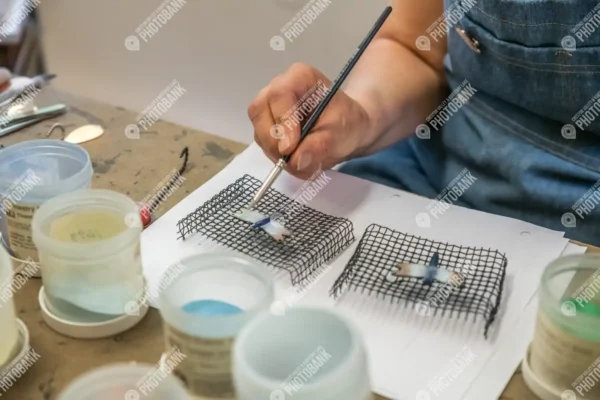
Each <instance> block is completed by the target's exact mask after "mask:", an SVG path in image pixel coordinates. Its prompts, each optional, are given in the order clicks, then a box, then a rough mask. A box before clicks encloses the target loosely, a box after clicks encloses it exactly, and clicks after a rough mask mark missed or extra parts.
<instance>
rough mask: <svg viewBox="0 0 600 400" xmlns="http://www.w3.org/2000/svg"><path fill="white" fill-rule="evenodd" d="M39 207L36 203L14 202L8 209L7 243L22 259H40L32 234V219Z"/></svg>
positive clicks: (36, 260)
mask: <svg viewBox="0 0 600 400" xmlns="http://www.w3.org/2000/svg"><path fill="white" fill-rule="evenodd" d="M38 208H39V206H38V205H36V204H12V207H10V209H7V210H6V230H7V233H8V238H7V244H8V247H9V248H10V249H11V250H12V251H13V253H14V254H15V256H16V257H17V258H20V259H21V260H27V259H31V260H33V261H35V262H38V261H39V259H38V252H37V249H36V247H35V245H34V244H33V239H32V234H31V220H32V219H33V214H34V213H35V212H36V210H37V209H38Z"/></svg>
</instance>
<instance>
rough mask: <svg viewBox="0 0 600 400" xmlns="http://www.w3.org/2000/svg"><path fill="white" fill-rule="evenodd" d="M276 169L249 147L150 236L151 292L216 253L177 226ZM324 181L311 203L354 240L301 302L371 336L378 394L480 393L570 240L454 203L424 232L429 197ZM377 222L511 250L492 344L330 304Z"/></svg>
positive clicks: (367, 303) (436, 323)
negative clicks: (172, 271)
mask: <svg viewBox="0 0 600 400" xmlns="http://www.w3.org/2000/svg"><path fill="white" fill-rule="evenodd" d="M271 168H272V163H271V162H270V161H269V160H268V159H267V158H266V157H265V156H264V155H263V154H262V152H261V150H260V149H259V148H258V147H257V146H256V145H252V146H250V147H249V148H248V149H247V150H246V151H245V152H244V153H242V154H241V155H239V156H238V157H236V158H235V159H234V160H233V161H232V162H231V163H230V164H229V165H228V166H227V167H226V168H225V169H224V170H223V171H221V172H220V173H219V174H217V175H216V176H215V177H213V178H212V179H211V180H210V181H208V182H207V183H206V184H205V185H203V186H202V187H200V188H198V189H197V190H195V191H194V192H193V193H192V194H190V195H189V196H188V197H187V198H185V199H184V200H183V201H181V202H180V203H179V204H178V205H177V206H175V207H174V208H172V209H171V210H170V211H169V212H167V213H166V214H165V215H164V216H163V217H162V218H160V219H159V220H157V221H156V222H154V224H153V225H152V226H151V227H150V228H148V229H147V230H146V231H145V232H144V233H143V235H142V259H143V265H144V273H145V275H146V279H147V280H148V284H149V285H150V287H151V289H150V290H151V291H152V290H153V288H156V287H157V285H158V281H159V279H160V277H161V274H162V273H163V272H164V271H165V270H166V269H167V268H168V266H169V265H171V264H173V263H175V262H177V261H178V260H179V259H181V258H183V257H185V256H187V255H190V254H193V253H197V252H203V251H212V250H214V249H215V248H219V246H215V245H214V244H212V243H211V242H208V241H207V240H205V238H203V237H201V236H200V235H196V236H194V237H191V238H189V239H188V240H186V241H181V240H177V226H176V224H177V221H179V220H180V219H182V218H184V217H185V216H186V215H187V214H189V213H190V212H192V211H194V210H195V209H196V208H198V207H200V206H201V205H202V204H203V203H204V202H206V201H207V200H209V199H210V198H211V197H212V196H213V195H215V194H216V193H218V192H219V191H220V190H222V189H224V188H225V187H226V186H228V185H229V184H231V183H233V182H234V181H235V180H236V179H238V178H240V177H241V176H243V175H245V174H251V175H252V176H254V177H256V178H258V179H261V180H262V179H263V178H264V176H265V175H266V174H267V173H268V172H269V171H270V169H271ZM326 175H327V176H329V177H331V182H330V183H329V184H328V185H327V186H326V187H325V188H324V189H323V190H322V191H321V192H320V193H319V194H318V195H317V196H316V197H315V198H313V199H312V200H311V201H310V203H309V204H308V205H309V206H310V207H311V208H314V209H317V210H319V211H322V212H324V213H327V214H330V215H335V216H339V217H345V218H348V219H349V220H351V221H352V223H353V224H354V234H355V237H356V239H357V240H356V241H355V242H354V244H353V245H351V246H350V247H349V248H348V249H346V251H344V252H343V253H342V254H341V255H340V256H339V257H338V258H337V259H336V260H335V261H334V262H332V263H331V265H330V266H328V267H327V269H326V272H325V273H323V274H322V275H320V276H319V279H318V280H317V281H316V282H315V284H314V286H312V287H311V288H310V290H308V291H307V292H306V293H304V294H303V297H302V299H301V300H300V303H301V304H311V305H319V306H326V307H335V308H336V309H338V310H339V311H340V312H342V313H344V314H347V315H348V316H350V318H351V319H353V320H354V321H355V322H356V323H357V325H358V326H359V327H360V328H361V329H362V331H363V333H364V337H365V341H366V344H367V348H368V352H369V357H370V364H371V372H372V381H373V385H374V390H375V391H377V392H378V393H380V394H383V395H386V396H388V397H390V398H393V399H395V400H405V399H406V400H408V399H410V400H413V399H417V396H418V395H419V396H421V397H420V398H418V400H428V399H436V398H439V399H444V400H453V399H457V400H458V399H463V398H465V396H466V395H467V392H468V391H469V390H471V391H472V390H473V388H477V380H478V379H477V378H478V376H479V375H480V374H483V373H484V372H485V371H487V368H488V366H489V361H490V360H491V359H492V357H493V356H494V355H495V354H496V351H497V350H498V349H499V348H501V346H503V343H506V341H510V340H511V338H514V337H515V336H518V335H520V334H521V333H520V332H519V330H521V329H523V330H525V328H527V326H525V325H527V324H526V323H521V321H522V317H523V315H524V314H523V312H524V310H525V309H526V307H527V306H528V304H530V302H531V300H532V298H533V296H534V293H535V291H536V289H537V285H538V282H539V280H540V277H541V274H542V271H543V269H544V267H545V266H546V265H547V264H548V263H549V262H550V261H551V260H553V259H554V258H556V257H558V256H560V254H561V253H562V251H563V250H564V249H565V246H566V244H567V242H568V241H567V239H564V238H563V233H561V232H556V231H551V230H548V229H545V228H541V227H538V226H535V225H532V224H528V223H525V222H522V221H518V220H515V219H511V218H505V217H500V216H496V215H491V214H486V213H482V212H478V211H473V210H468V209H465V208H461V207H456V206H452V207H450V208H449V209H448V210H447V211H446V212H445V213H444V214H443V215H442V216H441V217H440V218H439V219H433V220H432V222H431V226H430V227H428V228H424V227H419V226H418V225H417V223H416V219H415V216H416V215H417V214H419V213H422V212H424V211H426V206H427V205H428V204H429V203H430V200H428V199H424V198H422V197H419V196H416V195H413V194H410V193H406V192H402V191H398V190H394V189H391V188H388V187H385V186H382V185H378V184H374V183H372V182H368V181H364V180H361V179H357V178H355V177H351V176H347V175H344V174H340V173H338V172H335V171H330V172H326ZM302 183H303V182H302V181H300V180H298V179H295V178H293V177H291V176H289V175H287V174H285V173H284V174H282V176H281V177H280V178H279V179H278V181H277V182H276V183H275V185H274V188H275V189H277V190H279V191H281V192H283V193H286V194H288V195H291V194H293V193H294V192H295V191H296V190H297V189H298V188H299V187H300V185H301V184H302ZM371 223H378V224H380V225H383V226H386V227H389V228H392V229H396V230H399V231H402V232H405V233H407V234H414V235H418V236H423V237H426V238H428V239H431V240H437V241H444V242H449V243H452V244H457V245H467V246H471V247H484V248H491V249H498V250H499V251H500V252H502V253H504V254H505V255H506V257H507V259H508V267H507V277H506V286H505V288H504V294H503V299H502V305H501V309H500V312H499V315H498V318H497V320H496V322H495V323H494V326H493V330H494V332H493V333H491V334H490V338H489V339H488V340H484V338H483V325H482V324H481V323H472V322H471V321H469V322H465V321H463V320H461V321H458V320H447V321H442V322H441V323H440V320H439V319H438V318H437V317H435V318H434V317H426V316H420V315H418V314H417V313H416V312H415V311H414V310H412V309H409V308H404V307H397V306H396V307H393V306H391V305H389V304H388V303H386V302H382V301H381V299H379V300H377V299H375V298H369V297H366V296H359V295H357V294H355V293H353V292H350V293H347V294H345V295H343V296H341V297H340V298H339V299H338V300H336V301H334V300H333V299H331V298H330V297H329V295H328V292H329V289H330V288H331V285H332V284H333V281H334V280H335V279H336V277H337V276H339V274H340V273H341V272H342V270H343V268H344V266H345V265H346V263H347V262H348V260H349V259H350V257H351V256H352V254H353V252H354V250H355V248H356V245H357V243H358V240H359V239H360V237H361V236H362V234H363V232H364V230H365V228H366V227H367V226H368V225H370V224H371ZM274 276H275V279H276V286H277V296H278V298H281V297H285V296H286V294H287V293H290V290H293V289H292V288H291V285H290V282H289V277H287V276H286V275H285V274H282V273H278V274H274ZM465 346H467V347H465ZM465 354H467V355H468V359H469V362H468V363H467V365H463V367H464V368H462V369H460V371H459V372H460V373H457V370H456V368H454V369H452V365H453V363H455V362H457V361H459V360H462V358H464V357H463V356H464V355H465ZM522 354H523V352H521V355H519V357H521V356H522ZM501 356H502V355H501ZM463 361H464V360H463ZM463 364H464V362H463ZM500 365H502V366H498V367H495V368H494V377H493V378H491V379H494V382H496V383H498V382H502V381H503V382H504V383H506V381H507V380H508V379H509V378H510V376H511V375H512V373H513V371H514V369H515V367H516V364H515V363H514V361H513V362H512V363H506V365H503V364H500ZM449 371H450V372H449ZM435 377H439V378H440V379H442V383H441V384H440V381H439V380H437V382H438V385H437V386H436V387H437V389H435V390H434V389H432V387H433V386H431V380H432V379H433V378H435ZM492 386H493V385H492ZM495 386H498V388H496V389H494V390H488V391H487V392H486V396H485V397H480V399H493V398H497V397H498V396H499V395H500V393H501V391H502V388H503V387H504V385H503V384H502V385H501V386H500V385H498V384H497V385H495ZM440 388H441V389H440ZM469 393H471V392H470V391H469ZM424 396H429V397H424ZM473 399H475V398H473Z"/></svg>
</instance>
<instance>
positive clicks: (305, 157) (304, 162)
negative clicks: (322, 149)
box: [298, 153, 312, 171]
mask: <svg viewBox="0 0 600 400" xmlns="http://www.w3.org/2000/svg"><path fill="white" fill-rule="evenodd" d="M311 162H312V156H311V155H310V153H302V154H300V158H299V159H298V171H302V170H303V169H306V168H308V166H309V165H310V163H311Z"/></svg>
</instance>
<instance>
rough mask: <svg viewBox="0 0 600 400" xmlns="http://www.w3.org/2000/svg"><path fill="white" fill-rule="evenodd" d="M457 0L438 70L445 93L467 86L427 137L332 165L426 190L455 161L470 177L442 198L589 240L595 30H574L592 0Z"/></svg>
mask: <svg viewBox="0 0 600 400" xmlns="http://www.w3.org/2000/svg"><path fill="white" fill-rule="evenodd" d="M455 3H456V2H455V1H452V0H446V4H445V6H446V9H447V10H448V9H450V8H451V7H456V4H455ZM464 3H466V4H465V5H464V7H463V10H466V9H468V12H467V13H466V14H465V15H464V16H462V17H461V18H460V19H459V20H458V22H457V23H456V25H454V26H451V27H450V29H449V32H448V34H447V35H448V37H447V40H448V46H449V49H448V55H447V57H446V62H445V66H446V73H447V79H448V84H449V87H450V91H452V90H454V89H455V88H458V87H459V86H460V85H461V84H463V82H468V84H470V85H471V87H473V88H474V89H475V90H476V92H475V94H474V95H473V96H472V97H471V98H470V99H468V101H466V102H465V104H464V105H463V106H462V108H460V109H459V110H458V111H457V112H456V113H453V115H451V117H450V118H449V119H448V121H447V122H445V124H444V125H443V126H442V127H441V128H440V129H439V131H436V130H435V129H434V128H433V127H432V126H431V124H430V125H429V127H430V132H431V134H430V136H431V137H430V139H420V138H419V137H417V136H413V137H411V138H410V139H407V140H404V141H401V142H399V143H397V144H396V145H394V146H392V147H390V148H388V149H386V150H384V151H381V152H379V153H377V154H374V155H372V156H369V157H364V158H360V159H356V160H353V161H350V162H348V163H346V164H345V165H343V166H342V167H341V171H343V172H346V173H349V174H352V175H356V176H359V177H362V178H365V179H369V180H372V181H376V182H379V183H382V184H385V185H388V186H392V187H397V188H400V189H403V190H407V191H410V192H413V193H416V194H420V195H423V196H427V197H430V198H435V197H436V196H438V194H439V193H440V192H442V191H443V190H444V189H445V188H446V187H447V186H448V184H449V183H450V182H451V181H452V180H453V179H455V178H456V177H457V176H459V175H460V174H461V171H463V170H464V169H465V168H467V169H468V171H469V172H470V173H471V174H472V176H474V177H475V178H476V181H475V183H473V185H472V186H471V187H469V188H468V189H467V190H465V191H464V193H462V195H461V196H460V198H459V199H458V200H457V201H455V202H454V204H457V205H461V206H465V207H470V208H475V209H479V210H483V211H486V212H490V213H494V214H499V215H505V216H509V217H513V218H517V219H520V220H524V221H528V222H532V223H534V224H537V225H541V226H545V227H548V228H550V229H555V230H564V231H566V235H567V237H570V238H573V239H577V240H581V241H584V242H587V243H591V244H595V245H600V225H599V220H600V204H599V203H600V188H598V189H596V186H600V183H597V182H598V181H599V180H600V137H599V136H598V135H600V115H598V112H595V111H594V110H593V107H594V101H592V100H594V97H595V96H597V95H598V93H599V92H600V27H599V28H595V29H596V30H597V31H595V32H592V31H593V29H590V28H593V24H587V27H588V29H587V30H586V31H582V30H574V29H575V28H576V27H577V26H578V24H580V22H581V21H584V19H585V18H586V15H588V13H590V11H592V10H593V9H594V7H596V6H597V5H598V1H592V0H568V1H567V0H562V1H548V0H546V1H544V0H541V1H531V0H478V1H476V2H473V1H472V0H466V1H465V0H462V3H461V4H464ZM473 3H474V5H473ZM596 14H600V9H599V10H597V11H596ZM596 18H597V19H598V21H600V16H599V17H596ZM596 25H598V24H597V23H596ZM457 29H458V30H457ZM582 32H584V33H582ZM590 32H591V34H590ZM586 35H588V37H586ZM565 37H567V39H565ZM465 80H466V81H465ZM598 96H599V97H598V98H596V99H595V103H596V104H595V106H596V109H598V107H600V95H598ZM590 101H592V103H590ZM586 107H587V108H588V112H587V113H584V114H585V115H583V116H580V117H578V118H577V119H576V120H573V119H574V117H576V116H577V115H578V113H580V110H582V109H586ZM590 108H591V111H590ZM586 115H587V117H586ZM595 116H597V117H595ZM582 118H583V119H582ZM585 118H587V119H585ZM582 121H583V122H582ZM565 126H566V127H565ZM582 128H583V129H582ZM574 133H575V134H574ZM419 136H422V135H419ZM573 136H575V138H573ZM490 228H493V227H490Z"/></svg>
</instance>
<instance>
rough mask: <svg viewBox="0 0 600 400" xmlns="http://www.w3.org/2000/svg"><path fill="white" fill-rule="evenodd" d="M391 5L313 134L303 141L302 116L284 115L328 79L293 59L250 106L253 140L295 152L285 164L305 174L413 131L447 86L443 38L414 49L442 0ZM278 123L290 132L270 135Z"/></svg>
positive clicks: (400, 0) (274, 152)
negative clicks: (428, 46)
mask: <svg viewBox="0 0 600 400" xmlns="http://www.w3.org/2000/svg"><path fill="white" fill-rule="evenodd" d="M393 7H394V9H393V12H392V14H391V15H390V16H389V17H388V20H387V21H386V23H385V24H384V26H383V27H382V29H381V31H380V32H379V34H378V35H377V37H376V38H375V39H374V40H373V41H372V42H371V45H370V46H369V47H368V48H367V50H366V51H365V53H364V54H363V56H362V57H361V59H360V61H359V62H358V63H357V65H356V66H355V68H354V71H353V72H352V74H351V76H350V77H349V78H348V80H347V82H346V87H345V88H344V90H343V91H338V93H337V94H336V95H335V96H334V97H333V99H332V101H331V103H329V105H328V106H327V108H326V109H325V111H324V112H323V114H322V115H321V117H320V118H319V120H318V121H317V123H316V125H315V126H314V128H313V129H312V130H311V133H310V135H308V136H307V137H306V139H304V141H303V142H302V143H300V144H299V137H300V131H301V123H298V122H294V123H291V121H290V120H286V118H287V117H286V115H288V113H289V111H290V110H291V109H293V107H295V105H297V104H298V102H299V101H300V100H301V99H302V98H303V95H305V94H306V93H307V92H308V91H309V90H310V88H314V87H315V86H317V85H318V84H319V83H320V82H321V83H325V84H326V85H328V86H330V84H331V81H330V80H329V79H328V78H327V77H325V76H324V75H323V74H322V73H321V72H320V71H318V70H317V69H315V68H313V67H311V66H309V65H306V64H294V65H292V66H291V67H290V68H289V69H288V70H287V71H286V72H285V73H284V74H282V75H279V76H277V77H275V78H274V79H273V80H272V81H271V83H270V84H269V85H268V86H266V87H265V88H263V89H262V90H261V91H260V92H259V94H258V95H257V97H256V98H255V99H254V101H253V102H252V104H250V106H249V107H248V117H249V118H250V120H251V121H252V124H253V125H254V138H255V141H256V142H257V143H258V144H259V145H260V146H261V147H262V149H263V151H264V152H265V154H266V155H267V156H268V157H269V158H271V160H277V159H278V158H280V157H281V156H282V155H287V154H291V160H290V162H289V163H288V164H287V167H286V169H287V170H288V171H289V172H290V173H292V174H294V175H296V176H298V177H300V178H303V179H306V178H308V177H310V176H312V174H313V173H314V172H315V171H316V170H318V169H319V168H323V169H327V168H332V167H333V166H335V165H337V164H339V163H340V162H343V161H346V160H349V159H351V158H354V157H359V156H363V155H367V154H371V153H374V152H376V151H378V150H381V149H383V148H385V147H387V146H389V145H391V144H393V143H395V142H397V141H399V140H401V139H403V138H406V137H408V136H410V135H411V134H413V133H414V132H415V128H416V127H417V126H418V125H419V124H421V123H422V122H423V121H424V120H425V118H426V117H427V116H428V115H429V113H430V112H431V111H432V110H433V109H434V108H435V107H437V105H438V104H439V103H440V102H441V100H442V98H443V96H444V92H445V87H446V84H445V79H444V76H443V59H444V56H445V54H446V43H445V40H440V41H439V42H437V43H436V42H435V41H432V45H431V50H429V51H423V50H418V49H417V48H416V40H417V38H418V37H419V36H423V35H426V30H427V28H428V27H429V26H430V25H431V24H432V23H433V22H434V21H436V20H437V19H438V18H439V17H440V16H441V15H442V13H443V0H393ZM274 126H278V127H281V126H284V127H285V131H284V132H283V133H281V132H280V133H278V134H277V135H273V134H272V128H273V127H274Z"/></svg>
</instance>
